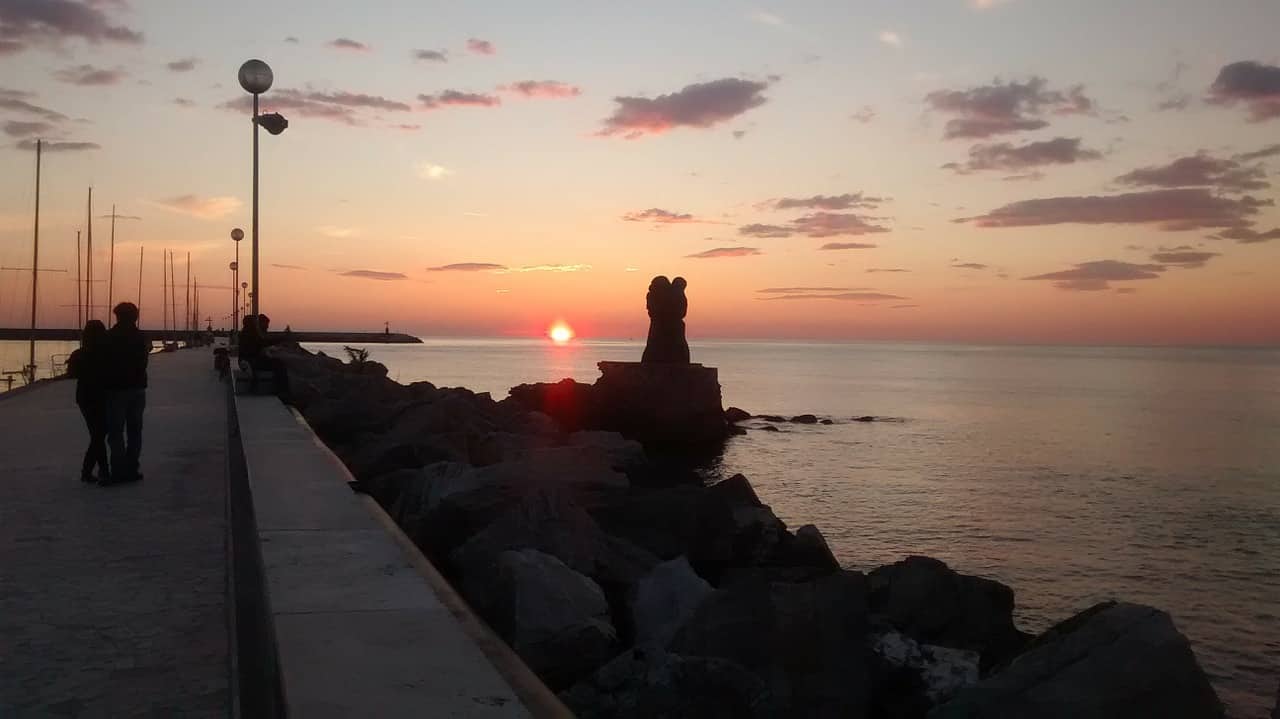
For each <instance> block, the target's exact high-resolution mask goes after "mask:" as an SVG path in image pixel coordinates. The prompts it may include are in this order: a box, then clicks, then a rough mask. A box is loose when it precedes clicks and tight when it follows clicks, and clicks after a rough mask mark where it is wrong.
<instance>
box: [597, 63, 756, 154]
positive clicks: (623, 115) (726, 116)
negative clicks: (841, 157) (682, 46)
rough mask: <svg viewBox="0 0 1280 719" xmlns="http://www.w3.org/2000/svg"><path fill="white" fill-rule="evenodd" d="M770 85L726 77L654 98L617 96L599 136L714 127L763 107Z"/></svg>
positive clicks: (626, 137) (630, 135) (630, 136)
mask: <svg viewBox="0 0 1280 719" xmlns="http://www.w3.org/2000/svg"><path fill="white" fill-rule="evenodd" d="M768 86H769V84H768V83H766V82H754V81H751V80H741V79H738V78H731V77H726V78H723V79H720V80H712V81H711V82H702V83H696V84H693V85H686V86H685V87H684V88H682V89H680V90H678V91H676V92H673V93H669V94H666V95H659V96H657V97H654V98H647V97H615V98H614V102H616V103H617V107H616V108H615V109H614V112H613V114H612V115H610V116H609V117H607V118H605V121H604V129H602V130H600V131H599V132H598V133H596V134H598V135H600V136H602V137H612V136H615V135H621V136H622V137H623V138H625V139H628V140H634V139H637V138H640V137H643V136H644V135H659V134H662V133H664V132H667V131H669V130H672V129H674V128H677V127H695V128H709V127H714V126H715V125H718V124H721V123H724V122H727V121H729V120H732V119H733V118H735V117H737V116H739V115H741V114H743V113H745V112H746V111H748V110H750V109H752V108H756V107H759V106H761V105H763V104H764V103H765V102H766V98H765V97H764V95H762V94H761V93H763V92H764V90H765V88H767V87H768Z"/></svg>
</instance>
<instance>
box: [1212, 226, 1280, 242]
mask: <svg viewBox="0 0 1280 719" xmlns="http://www.w3.org/2000/svg"><path fill="white" fill-rule="evenodd" d="M1214 238H1215V239H1219V240H1235V241H1236V242H1239V243H1240V244H1242V245H1254V244H1257V243H1259V242H1268V241H1270V240H1280V227H1276V228H1273V229H1270V230H1267V231H1266V232H1258V231H1257V230H1255V229H1252V228H1250V227H1248V226H1240V227H1228V228H1227V229H1225V230H1223V231H1222V232H1219V233H1218V234H1217V235H1215V236H1214Z"/></svg>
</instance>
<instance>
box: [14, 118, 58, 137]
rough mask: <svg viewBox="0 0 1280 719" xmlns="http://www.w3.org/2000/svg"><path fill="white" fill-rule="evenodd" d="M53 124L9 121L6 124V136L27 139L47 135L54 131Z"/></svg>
mask: <svg viewBox="0 0 1280 719" xmlns="http://www.w3.org/2000/svg"><path fill="white" fill-rule="evenodd" d="M53 129H54V128H53V124H52V123H48V122H44V121H43V120H32V121H30V122H27V121H23V120H8V121H6V122H5V123H4V134H6V135H8V136H9V137H27V136H28V135H32V136H34V135H46V134H48V133H49V132H50V131H52V130H53Z"/></svg>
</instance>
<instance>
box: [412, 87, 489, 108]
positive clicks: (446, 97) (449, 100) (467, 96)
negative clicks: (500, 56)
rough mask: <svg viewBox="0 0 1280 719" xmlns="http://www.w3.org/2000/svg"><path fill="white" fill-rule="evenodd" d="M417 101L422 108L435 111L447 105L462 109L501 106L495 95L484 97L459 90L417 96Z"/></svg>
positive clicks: (483, 95)
mask: <svg viewBox="0 0 1280 719" xmlns="http://www.w3.org/2000/svg"><path fill="white" fill-rule="evenodd" d="M418 100H419V101H420V102H421V103H422V106H423V107H424V108H426V109H428V110H435V109H437V108H440V107H445V106H449V105H460V106H463V107H494V106H497V105H501V104H502V99H501V98H499V97H498V96H496V95H485V94H482V93H478V92H461V91H459V90H445V91H444V92H442V93H440V94H439V95H418Z"/></svg>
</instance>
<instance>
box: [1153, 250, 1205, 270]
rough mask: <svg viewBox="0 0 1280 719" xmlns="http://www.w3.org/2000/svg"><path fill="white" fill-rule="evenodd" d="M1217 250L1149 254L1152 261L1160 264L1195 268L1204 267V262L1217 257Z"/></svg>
mask: <svg viewBox="0 0 1280 719" xmlns="http://www.w3.org/2000/svg"><path fill="white" fill-rule="evenodd" d="M1219 254H1221V253H1218V252H1188V251H1180V252H1156V253H1154V254H1152V255H1151V259H1152V261H1153V262H1158V263H1160V264H1162V265H1173V266H1174V267H1182V268H1184V269H1195V268H1198V267H1204V265H1205V263H1206V262H1208V261H1209V260H1211V259H1213V258H1214V257H1217V256H1218V255H1219Z"/></svg>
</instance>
